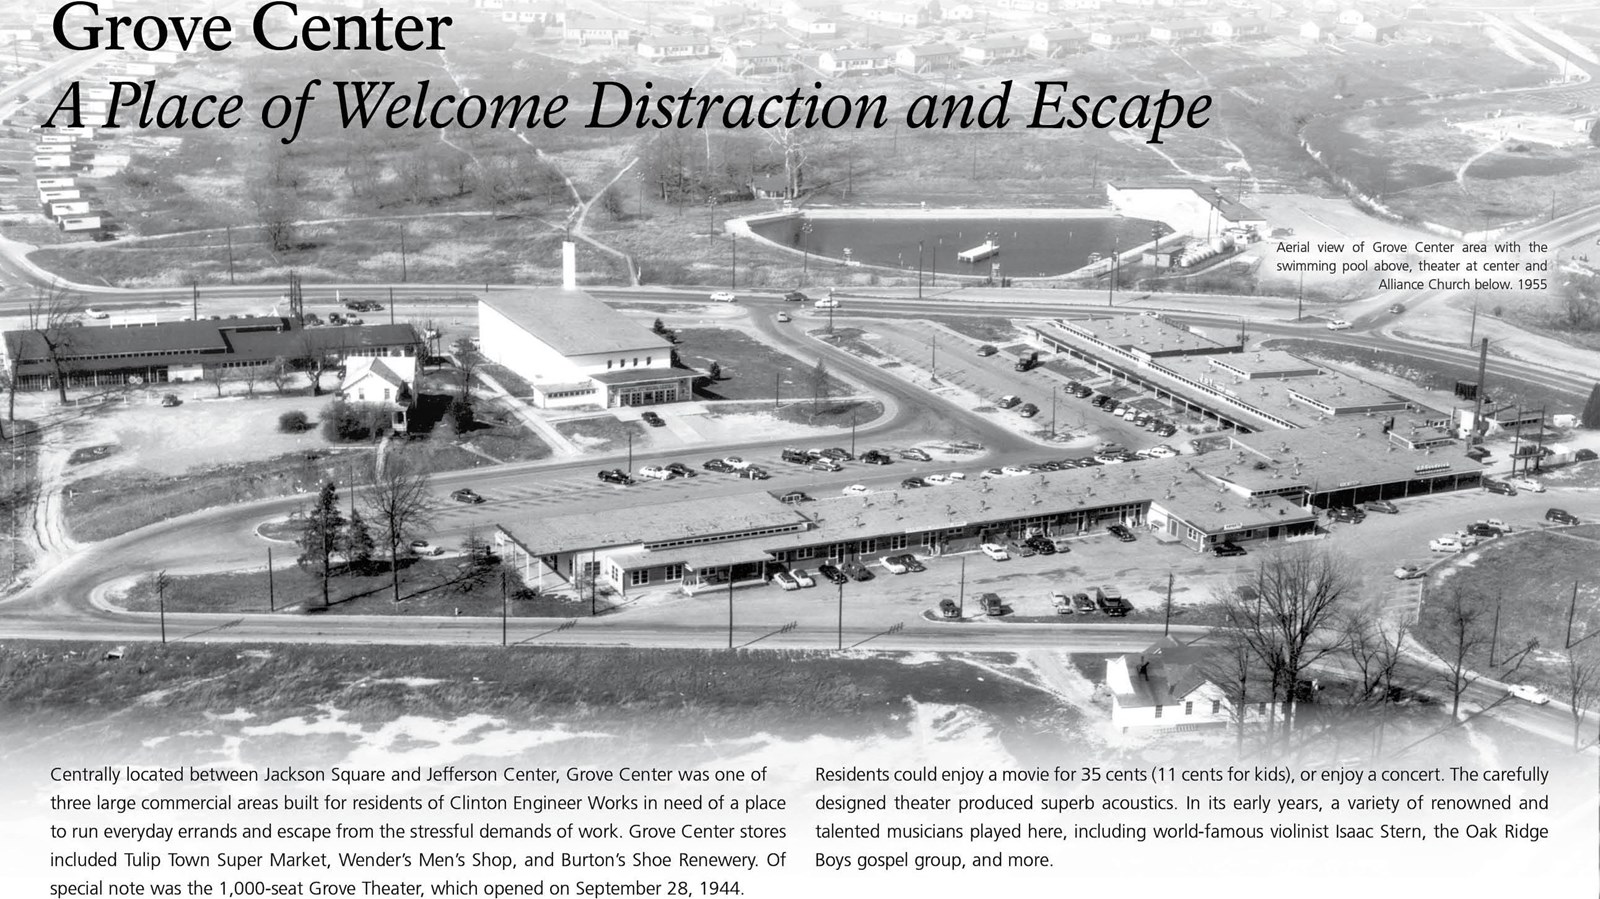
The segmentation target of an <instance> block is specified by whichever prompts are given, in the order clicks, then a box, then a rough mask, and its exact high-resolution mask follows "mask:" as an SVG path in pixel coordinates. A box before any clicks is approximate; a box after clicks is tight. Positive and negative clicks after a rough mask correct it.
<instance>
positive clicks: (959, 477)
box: [945, 471, 967, 481]
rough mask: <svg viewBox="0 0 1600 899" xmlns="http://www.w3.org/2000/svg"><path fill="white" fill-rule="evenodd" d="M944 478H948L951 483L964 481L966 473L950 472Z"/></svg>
mask: <svg viewBox="0 0 1600 899" xmlns="http://www.w3.org/2000/svg"><path fill="white" fill-rule="evenodd" d="M945 477H947V478H949V479H950V480H952V481H965V480H966V479H967V475H966V472H962V471H952V472H950V473H949V474H947V475H945Z"/></svg>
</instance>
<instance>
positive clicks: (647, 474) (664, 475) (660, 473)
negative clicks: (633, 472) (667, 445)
mask: <svg viewBox="0 0 1600 899" xmlns="http://www.w3.org/2000/svg"><path fill="white" fill-rule="evenodd" d="M639 477H641V478H653V479H655V480H657V481H665V480H669V479H670V478H671V477H672V472H670V471H667V469H666V466H663V465H646V466H645V467H643V468H641V469H639Z"/></svg>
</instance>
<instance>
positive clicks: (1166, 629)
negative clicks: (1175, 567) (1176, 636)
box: [1161, 571, 1172, 637]
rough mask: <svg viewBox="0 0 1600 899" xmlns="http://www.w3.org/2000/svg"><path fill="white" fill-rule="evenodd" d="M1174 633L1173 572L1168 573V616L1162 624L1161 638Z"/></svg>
mask: <svg viewBox="0 0 1600 899" xmlns="http://www.w3.org/2000/svg"><path fill="white" fill-rule="evenodd" d="M1171 631H1172V572H1170V571H1169V572H1167V615H1166V618H1165V620H1163V621H1162V622H1161V636H1163V637H1165V636H1167V635H1168V634H1169V633H1171Z"/></svg>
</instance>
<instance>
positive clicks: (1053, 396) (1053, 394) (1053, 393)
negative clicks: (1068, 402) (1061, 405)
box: [1050, 384, 1056, 440]
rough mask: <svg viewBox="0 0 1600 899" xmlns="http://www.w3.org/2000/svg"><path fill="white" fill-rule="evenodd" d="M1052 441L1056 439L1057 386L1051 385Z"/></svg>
mask: <svg viewBox="0 0 1600 899" xmlns="http://www.w3.org/2000/svg"><path fill="white" fill-rule="evenodd" d="M1050 439H1051V440H1054V439H1056V385H1054V384H1051V385H1050Z"/></svg>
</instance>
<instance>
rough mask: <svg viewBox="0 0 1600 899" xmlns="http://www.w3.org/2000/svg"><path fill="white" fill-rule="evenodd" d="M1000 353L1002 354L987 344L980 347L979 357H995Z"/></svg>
mask: <svg viewBox="0 0 1600 899" xmlns="http://www.w3.org/2000/svg"><path fill="white" fill-rule="evenodd" d="M998 352H1000V351H999V350H998V349H995V348H994V347H992V346H990V345H989V344H987V343H986V344H984V345H983V346H981V347H978V355H980V356H993V355H994V354H995V353H998Z"/></svg>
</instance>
